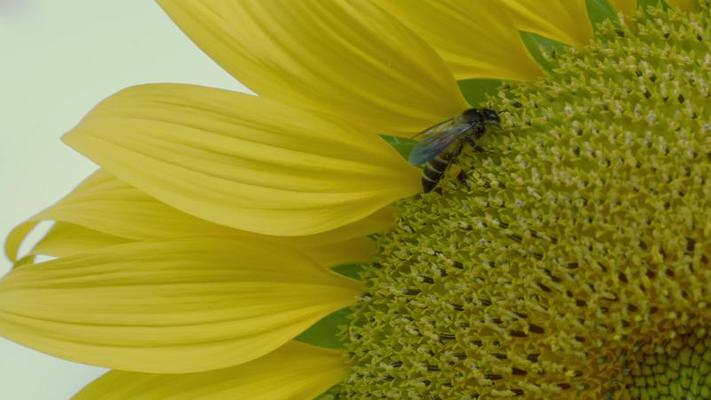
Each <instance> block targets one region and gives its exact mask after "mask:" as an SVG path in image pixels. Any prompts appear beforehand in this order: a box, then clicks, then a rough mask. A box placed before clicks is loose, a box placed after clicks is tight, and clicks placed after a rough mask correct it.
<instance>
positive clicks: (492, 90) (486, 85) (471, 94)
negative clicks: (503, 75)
mask: <svg viewBox="0 0 711 400" xmlns="http://www.w3.org/2000/svg"><path fill="white" fill-rule="evenodd" d="M457 83H458V84H459V90H461V91H462V94H463V95H464V98H465V99H467V102H469V104H471V106H472V107H479V106H481V105H482V103H483V102H484V100H486V98H487V96H494V95H495V94H496V92H497V91H498V90H499V86H501V81H500V80H498V79H466V80H462V81H458V82H457Z"/></svg>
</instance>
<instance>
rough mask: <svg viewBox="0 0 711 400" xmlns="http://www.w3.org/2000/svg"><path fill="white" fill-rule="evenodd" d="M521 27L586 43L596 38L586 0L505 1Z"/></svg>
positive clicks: (567, 41) (542, 34) (572, 42)
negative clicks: (593, 35) (593, 37)
mask: <svg viewBox="0 0 711 400" xmlns="http://www.w3.org/2000/svg"><path fill="white" fill-rule="evenodd" d="M501 1H502V4H503V5H504V6H505V7H506V8H507V9H508V11H509V12H510V13H511V16H512V17H513V19H514V23H515V24H516V26H517V27H518V29H519V30H522V31H527V32H532V33H536V34H539V35H541V36H545V37H547V38H550V39H555V40H557V41H559V42H563V43H566V44H569V45H571V46H584V45H585V44H587V43H588V42H589V41H590V39H591V38H592V34H593V32H592V25H591V24H590V18H589V17H588V10H587V6H586V0H565V1H546V2H541V1H540V0H501Z"/></svg>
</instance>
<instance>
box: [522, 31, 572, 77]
mask: <svg viewBox="0 0 711 400" xmlns="http://www.w3.org/2000/svg"><path fill="white" fill-rule="evenodd" d="M519 34H520V35H521V40H522V41H523V44H524V45H525V46H526V49H528V52H529V53H530V54H531V56H532V57H533V59H534V60H536V62H537V63H538V64H539V65H540V66H541V67H542V68H543V69H544V70H546V71H550V70H551V69H552V68H553V66H554V65H555V63H554V62H553V59H554V58H555V57H556V55H557V54H560V53H562V52H563V51H565V49H566V48H567V46H566V45H565V44H563V43H561V42H559V41H557V40H553V39H548V38H546V37H543V36H541V35H538V34H535V33H532V32H526V31H519Z"/></svg>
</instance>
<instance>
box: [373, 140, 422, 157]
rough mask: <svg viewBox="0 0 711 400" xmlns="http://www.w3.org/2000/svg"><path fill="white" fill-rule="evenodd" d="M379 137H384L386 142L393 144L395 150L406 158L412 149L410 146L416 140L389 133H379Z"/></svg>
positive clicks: (415, 142) (412, 145)
mask: <svg viewBox="0 0 711 400" xmlns="http://www.w3.org/2000/svg"><path fill="white" fill-rule="evenodd" d="M380 137H381V138H383V139H385V141H386V142H388V144H390V145H391V146H393V147H394V148H395V150H397V151H398V152H399V153H400V155H402V156H403V157H404V158H405V159H406V160H407V157H408V156H409V155H410V151H411V150H412V147H414V146H415V144H417V140H413V139H408V138H403V137H399V136H391V135H384V134H381V135H380Z"/></svg>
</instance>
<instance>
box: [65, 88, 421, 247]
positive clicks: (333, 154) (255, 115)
mask: <svg viewBox="0 0 711 400" xmlns="http://www.w3.org/2000/svg"><path fill="white" fill-rule="evenodd" d="M64 140H65V141H66V142H67V143H68V144H69V145H71V146H72V147H74V148H75V149H77V150H78V151H80V152H82V153H84V154H86V155H87V156H88V157H89V158H91V159H93V160H94V161H96V162H97V163H98V164H99V165H101V166H102V167H104V168H105V169H107V170H108V171H109V172H110V173H112V174H114V175H115V176H117V177H118V178H119V179H121V180H122V181H124V182H126V183H128V184H130V185H131V186H134V187H136V188H138V189H140V190H141V191H144V192H146V193H148V194H149V195H151V196H153V197H155V198H156V199H158V200H160V201H162V202H164V203H166V204H169V205H171V206H173V207H175V208H178V209H180V210H182V211H185V212H187V213H189V214H192V215H195V216H197V217H200V218H202V219H205V220H208V221H211V222H214V223H216V224H221V225H227V226H229V227H232V228H235V229H241V230H246V231H250V232H256V233H261V234H267V235H281V236H296V235H309V234H315V233H320V232H325V231H328V230H331V229H335V228H339V227H341V226H344V225H346V224H349V223H352V222H355V221H358V220H360V219H362V218H365V217H367V216H368V215H371V214H373V213H374V212H376V211H378V210H380V209H381V208H383V207H385V206H387V205H388V204H390V203H391V202H393V201H395V200H398V199H400V198H402V197H406V196H410V195H413V194H415V193H417V192H419V191H420V190H421V189H420V183H419V170H418V169H417V168H414V167H412V166H411V165H409V164H408V163H407V162H406V161H405V160H404V159H403V158H402V157H401V156H400V154H399V153H397V151H395V150H394V149H393V148H392V147H391V146H390V145H388V144H387V143H386V142H385V141H384V140H382V139H381V138H380V137H378V136H377V135H374V134H373V133H372V132H365V131H359V130H355V129H353V128H352V127H350V126H348V125H347V124H344V123H341V122H339V121H337V120H333V119H330V118H325V117H322V116H319V115H316V114H312V113H306V112H303V111H301V110H299V109H295V108H291V107H287V106H284V105H281V104H279V103H275V102H272V101H269V100H267V99H264V98H258V97H255V96H249V95H245V94H241V93H236V92H229V91H225V90H220V89H210V88H204V87H198V86H190V85H179V84H162V85H145V86H138V87H134V88H130V89H126V90H124V91H122V92H119V93H118V94H116V95H114V96H112V97H110V98H108V99H107V100H105V101H104V102H102V103H101V104H99V105H98V106H97V107H96V108H95V109H94V110H93V111H91V112H90V113H89V115H87V116H86V117H85V118H84V119H83V120H82V122H81V123H80V124H79V125H78V126H77V127H76V128H75V129H74V130H73V131H71V132H70V133H69V134H67V135H66V136H65V138H64Z"/></svg>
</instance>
